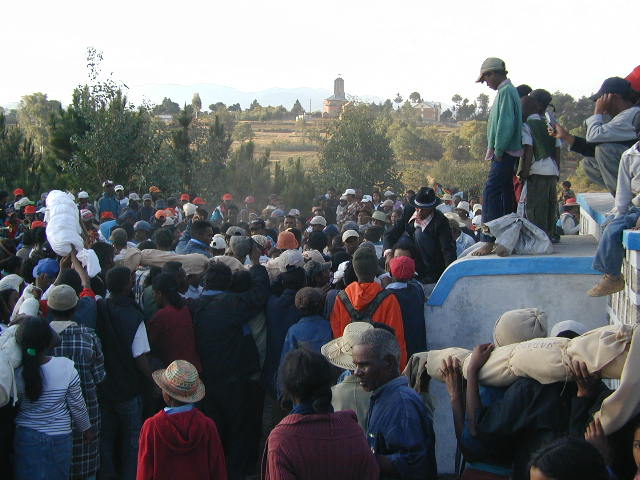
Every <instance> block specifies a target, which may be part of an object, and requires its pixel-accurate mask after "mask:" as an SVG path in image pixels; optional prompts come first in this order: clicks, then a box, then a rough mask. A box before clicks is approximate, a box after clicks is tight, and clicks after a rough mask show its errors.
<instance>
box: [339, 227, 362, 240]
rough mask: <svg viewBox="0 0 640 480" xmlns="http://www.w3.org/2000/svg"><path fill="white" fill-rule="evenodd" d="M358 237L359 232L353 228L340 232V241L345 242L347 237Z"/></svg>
mask: <svg viewBox="0 0 640 480" xmlns="http://www.w3.org/2000/svg"><path fill="white" fill-rule="evenodd" d="M353 237H356V238H360V234H359V233H358V232H356V231H355V230H347V231H346V232H344V233H343V234H342V242H346V241H347V240H348V239H349V238H353Z"/></svg>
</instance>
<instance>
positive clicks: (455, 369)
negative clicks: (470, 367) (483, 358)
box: [441, 357, 464, 442]
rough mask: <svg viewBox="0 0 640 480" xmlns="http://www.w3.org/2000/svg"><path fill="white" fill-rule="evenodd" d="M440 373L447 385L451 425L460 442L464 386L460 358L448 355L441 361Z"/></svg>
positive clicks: (462, 424) (462, 427) (462, 426)
mask: <svg viewBox="0 0 640 480" xmlns="http://www.w3.org/2000/svg"><path fill="white" fill-rule="evenodd" d="M441 375H442V378H443V379H444V382H445V384H446V385H447V392H448V393H449V398H450V399H451V411H452V413H453V426H454V429H455V432H456V438H457V439H458V442H460V440H461V438H462V430H463V429H464V388H463V379H462V368H461V366H460V360H458V359H454V358H453V357H449V358H447V359H445V360H443V361H442V369H441Z"/></svg>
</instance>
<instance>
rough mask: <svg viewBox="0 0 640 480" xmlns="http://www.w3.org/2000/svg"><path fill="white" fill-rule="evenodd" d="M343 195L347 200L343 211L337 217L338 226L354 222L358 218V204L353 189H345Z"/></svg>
mask: <svg viewBox="0 0 640 480" xmlns="http://www.w3.org/2000/svg"><path fill="white" fill-rule="evenodd" d="M343 195H344V196H345V197H346V199H347V204H346V206H345V208H344V210H343V211H342V212H341V213H340V215H339V216H338V224H339V225H342V224H343V223H345V222H348V221H352V222H355V221H356V220H357V218H358V207H359V205H358V202H357V201H356V191H355V190H354V189H353V188H347V189H346V190H345V191H344V193H343Z"/></svg>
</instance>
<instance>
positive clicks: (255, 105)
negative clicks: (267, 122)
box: [249, 99, 262, 110]
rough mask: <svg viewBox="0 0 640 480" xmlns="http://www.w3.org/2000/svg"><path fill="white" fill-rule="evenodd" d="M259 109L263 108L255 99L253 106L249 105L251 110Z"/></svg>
mask: <svg viewBox="0 0 640 480" xmlns="http://www.w3.org/2000/svg"><path fill="white" fill-rule="evenodd" d="M257 108H262V106H261V105H260V104H259V103H258V100H257V99H254V100H253V102H251V105H249V110H256V109H257Z"/></svg>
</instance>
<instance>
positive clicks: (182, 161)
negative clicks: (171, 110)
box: [171, 105, 194, 192]
mask: <svg viewBox="0 0 640 480" xmlns="http://www.w3.org/2000/svg"><path fill="white" fill-rule="evenodd" d="M192 121H193V114H192V113H191V108H190V107H189V106H187V105H185V106H184V107H183V108H182V110H181V111H180V114H179V115H178V117H177V118H176V123H177V126H178V128H177V129H176V130H175V131H174V132H173V134H172V135H171V138H172V141H173V148H174V156H175V160H176V163H177V165H178V168H179V172H180V175H179V176H180V178H181V179H182V185H181V187H182V190H183V191H186V192H188V191H190V190H191V187H192V184H191V179H192V173H193V166H194V165H193V163H194V162H193V156H192V154H191V136H190V135H189V127H190V126H191V122H192Z"/></svg>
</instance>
